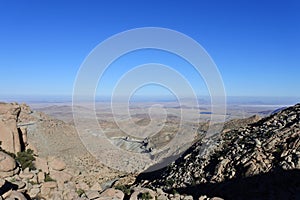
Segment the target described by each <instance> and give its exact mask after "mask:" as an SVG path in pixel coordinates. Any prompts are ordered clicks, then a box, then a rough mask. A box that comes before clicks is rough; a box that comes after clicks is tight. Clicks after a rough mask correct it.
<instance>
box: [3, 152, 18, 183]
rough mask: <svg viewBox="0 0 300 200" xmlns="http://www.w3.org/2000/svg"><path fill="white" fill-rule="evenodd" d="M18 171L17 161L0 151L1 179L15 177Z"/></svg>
mask: <svg viewBox="0 0 300 200" xmlns="http://www.w3.org/2000/svg"><path fill="white" fill-rule="evenodd" d="M18 171H19V169H18V167H17V165H16V161H15V160H14V159H13V158H12V157H11V156H9V155H8V154H6V153H4V152H2V151H0V178H5V177H8V176H13V175H15V174H16V173H17V172H18Z"/></svg>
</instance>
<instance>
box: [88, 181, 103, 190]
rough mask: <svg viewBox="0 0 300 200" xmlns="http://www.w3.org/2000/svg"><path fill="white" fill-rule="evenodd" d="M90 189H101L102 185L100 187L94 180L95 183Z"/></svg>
mask: <svg viewBox="0 0 300 200" xmlns="http://www.w3.org/2000/svg"><path fill="white" fill-rule="evenodd" d="M90 190H93V191H102V187H101V185H100V184H99V183H98V182H96V183H94V185H93V186H92V187H91V189H90Z"/></svg>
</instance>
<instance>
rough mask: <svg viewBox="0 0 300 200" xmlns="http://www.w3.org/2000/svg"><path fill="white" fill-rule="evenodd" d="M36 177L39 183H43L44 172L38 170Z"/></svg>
mask: <svg viewBox="0 0 300 200" xmlns="http://www.w3.org/2000/svg"><path fill="white" fill-rule="evenodd" d="M37 178H38V182H39V183H43V182H44V181H45V172H39V173H38V174H37Z"/></svg>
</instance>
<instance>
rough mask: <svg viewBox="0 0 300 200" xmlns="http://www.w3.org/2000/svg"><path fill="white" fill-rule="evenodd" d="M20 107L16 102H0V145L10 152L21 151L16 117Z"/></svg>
mask: <svg viewBox="0 0 300 200" xmlns="http://www.w3.org/2000/svg"><path fill="white" fill-rule="evenodd" d="M20 111H21V108H20V106H19V105H18V104H15V103H12V104H6V103H0V141H1V147H2V148H3V149H4V150H6V151H8V152H11V153H17V152H20V151H21V141H20V135H19V130H18V128H17V119H18V116H19V114H20Z"/></svg>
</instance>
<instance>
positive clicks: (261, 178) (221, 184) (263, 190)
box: [137, 104, 300, 199]
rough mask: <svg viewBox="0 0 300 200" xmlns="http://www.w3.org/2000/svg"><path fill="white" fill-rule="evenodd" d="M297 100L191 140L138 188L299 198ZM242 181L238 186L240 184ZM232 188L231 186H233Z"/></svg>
mask: <svg viewBox="0 0 300 200" xmlns="http://www.w3.org/2000/svg"><path fill="white" fill-rule="evenodd" d="M299 169H300V104H297V105H295V106H293V107H290V108H287V109H284V110H282V111H280V112H279V113H276V114H273V115H271V116H269V117H267V118H263V119H261V120H260V121H258V122H256V123H253V124H250V125H248V126H245V127H242V128H238V129H231V130H229V129H227V130H226V131H223V133H222V134H221V135H220V136H217V135H215V136H213V137H211V138H205V139H203V140H199V141H198V142H196V143H195V144H194V145H193V146H192V147H191V148H190V149H189V150H188V151H187V152H185V154H183V155H182V156H181V157H180V158H179V159H178V160H177V161H175V162H173V163H172V164H171V165H170V166H168V167H167V168H165V169H163V170H161V171H160V172H156V173H150V174H143V175H140V177H139V178H138V181H137V182H138V183H139V184H140V185H142V186H144V187H150V188H162V189H164V190H167V191H171V190H173V189H175V190H177V191H180V192H184V193H190V194H193V195H194V197H195V196H196V197H198V196H200V195H201V194H203V193H206V194H208V193H210V194H212V195H219V196H222V197H224V198H225V199H248V198H249V199H274V197H276V196H277V198H278V199H288V198H290V199H297V198H300V196H299V194H300V175H299V174H300V172H299ZM243 185H244V187H242V186H243ZM235 189H236V190H235Z"/></svg>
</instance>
